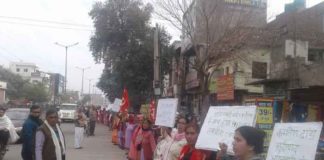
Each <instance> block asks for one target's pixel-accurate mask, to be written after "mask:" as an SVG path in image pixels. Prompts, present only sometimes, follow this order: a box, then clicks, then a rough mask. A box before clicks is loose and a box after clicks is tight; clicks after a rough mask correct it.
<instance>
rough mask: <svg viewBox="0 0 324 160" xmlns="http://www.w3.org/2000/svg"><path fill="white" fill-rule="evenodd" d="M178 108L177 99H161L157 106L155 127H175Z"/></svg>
mask: <svg viewBox="0 0 324 160" xmlns="http://www.w3.org/2000/svg"><path fill="white" fill-rule="evenodd" d="M177 106H178V99H177V98H168V99H160V100H159V102H158V106H157V112H156V120H155V125H159V126H165V127H174V124H175V119H176V113H177Z"/></svg>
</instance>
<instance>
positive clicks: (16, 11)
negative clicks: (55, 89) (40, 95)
mask: <svg viewBox="0 0 324 160" xmlns="http://www.w3.org/2000/svg"><path fill="white" fill-rule="evenodd" d="M147 1H150V0H147ZM322 1H323V0H308V1H307V5H308V6H312V5H314V4H317V3H319V2H322ZM94 2H95V0H28V1H27V0H1V1H0V26H1V27H0V65H3V66H5V67H8V64H9V61H24V62H32V63H35V64H37V65H38V66H39V68H40V69H41V70H43V71H46V72H57V73H61V74H62V75H64V63H65V61H64V60H65V51H64V48H62V47H58V46H56V45H54V43H55V42H59V43H62V44H72V43H75V42H79V45H77V46H75V47H72V48H71V49H69V51H68V86H67V87H68V89H73V90H81V71H80V70H78V69H76V68H75V67H76V66H80V67H88V66H89V67H91V70H87V71H86V72H85V77H86V78H91V79H95V81H97V80H98V78H99V77H100V75H101V73H102V69H103V67H104V66H103V64H95V63H94V61H93V58H92V55H91V53H90V51H89V48H88V43H89V38H90V36H91V34H92V31H91V30H92V29H93V28H92V27H91V26H92V21H91V19H90V17H89V16H88V12H89V11H90V9H91V7H92V4H93V3H94ZM287 2H291V0H268V5H269V8H268V9H269V10H268V13H269V14H271V15H277V14H279V13H280V12H282V11H283V9H284V3H287ZM8 17H22V18H29V19H36V20H48V21H57V22H66V23H73V24H74V25H73V26H71V25H62V24H53V23H44V22H35V21H34V22H33V21H25V20H22V19H13V18H8ZM156 22H158V23H162V24H163V25H166V27H167V29H168V31H169V32H170V34H171V35H172V36H174V39H179V36H180V33H179V32H178V31H177V30H175V29H174V28H173V27H172V26H170V25H168V23H165V22H163V21H159V20H156V19H155V20H153V22H152V23H156ZM26 24H28V25H26ZM75 24H79V25H75ZM81 24H82V25H81ZM84 25H86V26H84ZM62 28H64V29H62ZM69 28H73V29H69ZM88 86H89V84H88V81H87V80H85V84H84V90H85V91H88Z"/></svg>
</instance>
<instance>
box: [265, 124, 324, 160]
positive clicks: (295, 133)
mask: <svg viewBox="0 0 324 160" xmlns="http://www.w3.org/2000/svg"><path fill="white" fill-rule="evenodd" d="M322 126H323V124H322V122H310V123H276V124H275V127H274V131H273V133H272V138H271V142H270V147H269V150H268V156H267V160H314V159H315V154H316V148H317V144H318V141H319V137H320V134H321V130H322Z"/></svg>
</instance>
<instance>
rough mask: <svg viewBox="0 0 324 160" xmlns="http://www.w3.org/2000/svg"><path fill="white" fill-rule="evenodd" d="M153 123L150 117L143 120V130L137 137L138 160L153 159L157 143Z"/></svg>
mask: <svg viewBox="0 0 324 160" xmlns="http://www.w3.org/2000/svg"><path fill="white" fill-rule="evenodd" d="M151 125H152V122H151V121H150V120H148V119H145V120H143V122H142V131H141V132H140V133H139V136H137V139H136V149H137V151H138V152H139V153H138V159H137V160H153V152H154V150H155V148H156V143H155V139H154V133H153V131H152V128H151Z"/></svg>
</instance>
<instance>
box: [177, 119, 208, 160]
mask: <svg viewBox="0 0 324 160" xmlns="http://www.w3.org/2000/svg"><path fill="white" fill-rule="evenodd" d="M199 131H200V129H199V126H198V125H197V124H193V123H191V124H189V125H187V126H186V129H185V134H186V140H187V144H186V145H185V146H183V148H182V149H181V152H180V157H179V160H204V159H205V158H206V154H205V153H204V151H202V150H200V149H196V148H195V145H196V142H197V138H198V135H199Z"/></svg>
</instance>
